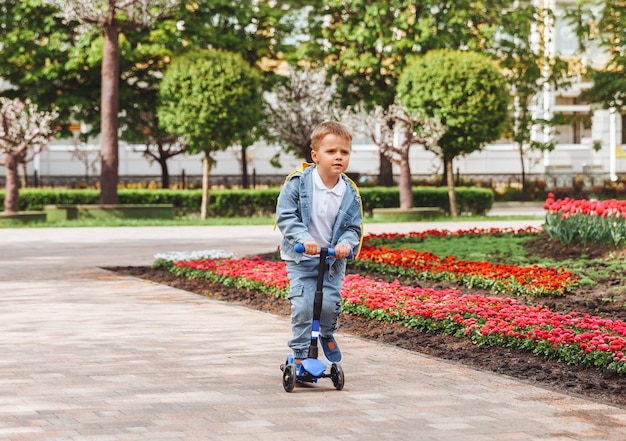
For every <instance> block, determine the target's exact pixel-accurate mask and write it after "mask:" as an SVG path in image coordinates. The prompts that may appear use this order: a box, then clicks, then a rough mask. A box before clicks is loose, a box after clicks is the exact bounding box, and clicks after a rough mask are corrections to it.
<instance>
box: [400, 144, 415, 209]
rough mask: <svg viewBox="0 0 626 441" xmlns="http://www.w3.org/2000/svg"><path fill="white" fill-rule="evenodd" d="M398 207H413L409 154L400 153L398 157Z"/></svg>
mask: <svg viewBox="0 0 626 441" xmlns="http://www.w3.org/2000/svg"><path fill="white" fill-rule="evenodd" d="M399 193H400V208H402V209H410V208H413V191H412V189H411V167H410V166H409V155H408V152H407V154H406V155H402V158H401V159H400V182H399Z"/></svg>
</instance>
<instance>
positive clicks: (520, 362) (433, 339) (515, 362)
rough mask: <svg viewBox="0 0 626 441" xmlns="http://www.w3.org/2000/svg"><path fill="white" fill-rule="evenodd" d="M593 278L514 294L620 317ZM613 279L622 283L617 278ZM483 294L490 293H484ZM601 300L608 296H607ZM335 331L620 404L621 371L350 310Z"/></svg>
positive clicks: (549, 251) (625, 390) (283, 307)
mask: <svg viewBox="0 0 626 441" xmlns="http://www.w3.org/2000/svg"><path fill="white" fill-rule="evenodd" d="M529 247H530V252H532V253H534V254H536V255H541V256H551V257H555V256H559V258H560V259H566V258H573V259H576V258H580V256H583V255H584V256H587V257H588V258H593V257H598V258H601V257H606V256H607V255H609V253H613V255H615V250H611V249H608V248H603V247H575V246H563V245H561V244H559V243H558V242H554V241H549V240H546V239H545V237H541V238H540V240H533V241H532V242H530V244H529ZM624 252H626V250H622V252H621V253H622V254H623V253H624ZM261 257H263V258H266V259H276V258H277V255H276V253H268V254H267V255H263V256H261ZM109 269H111V270H113V271H116V272H120V273H123V274H127V275H132V276H135V277H139V278H142V279H146V280H150V281H153V282H156V283H161V284H164V285H168V286H172V287H175V288H179V289H183V290H185V291H190V292H194V293H197V294H201V295H205V296H209V297H212V298H216V299H219V300H222V301H227V302H232V303H236V304H238V305H243V306H246V307H249V308H253V309H258V310H262V311H265V312H269V313H273V314H276V315H282V316H288V315H289V314H290V305H289V302H288V301H287V300H282V299H276V298H273V297H271V296H268V295H266V294H261V293H258V292H254V291H247V290H245V289H237V288H232V287H227V286H224V285H215V284H211V283H209V282H207V281H206V280H199V279H186V278H183V277H177V276H174V275H173V274H171V273H170V272H169V271H167V270H165V269H153V268H150V267H116V268H109ZM349 271H355V270H349ZM369 275H370V276H372V277H375V278H384V277H385V276H384V275H379V274H371V273H370V274H369ZM598 282H599V283H598V284H597V285H595V286H593V287H580V288H578V289H576V291H575V292H573V293H570V294H568V295H567V296H564V297H559V298H549V299H547V298H542V299H539V300H537V299H524V298H518V300H519V301H527V302H535V303H537V302H540V303H542V304H544V305H546V306H549V307H550V309H552V310H554V311H579V312H587V313H589V314H592V315H599V316H602V317H604V318H612V319H621V320H626V308H625V307H624V303H625V302H624V300H623V299H622V301H616V299H614V294H613V288H614V286H615V284H616V281H614V280H599V281H598ZM617 283H623V281H617ZM419 285H420V286H422V287H427V286H431V287H435V288H448V287H450V286H445V285H443V284H442V283H441V282H437V283H429V282H425V281H419ZM455 288H458V289H460V290H461V291H467V292H469V291H470V290H467V289H465V288H462V287H461V288H460V287H457V286H455ZM471 292H472V293H480V291H479V290H476V289H471ZM483 294H489V295H494V294H492V293H486V292H483ZM607 299H612V300H613V301H607ZM340 331H341V332H344V333H350V334H354V335H357V336H360V337H362V338H367V339H372V340H376V341H379V342H383V343H386V344H390V345H394V346H398V347H402V348H405V349H408V350H412V351H416V352H420V353H422V354H427V355H429V356H432V357H438V358H441V359H445V360H448V361H451V362H454V363H459V364H462V365H465V366H469V367H472V368H474V369H479V370H485V371H491V372H496V373H499V374H503V375H508V376H510V377H514V378H516V379H518V380H521V381H523V382H526V383H528V384H532V385H535V386H539V387H543V388H546V389H550V390H555V391H558V392H562V393H566V394H569V395H574V396H581V397H585V398H588V399H591V400H594V401H598V402H602V403H605V404H610V405H615V406H619V407H622V408H626V376H625V375H619V374H616V373H614V372H611V371H606V370H602V371H601V370H596V369H593V368H586V367H580V366H569V365H567V364H565V363H561V362H556V361H551V360H546V359H544V358H543V357H540V356H536V355H533V354H532V353H528V352H523V351H516V350H509V349H504V348H499V347H489V346H476V345H474V344H472V343H471V342H470V341H468V340H465V339H460V338H456V337H451V336H445V335H438V334H434V335H433V334H426V333H422V332H419V331H416V330H413V329H410V328H406V327H403V326H401V325H399V324H394V323H383V322H376V321H368V320H365V319H363V318H361V317H356V316H353V315H350V314H343V315H342V317H341V321H340Z"/></svg>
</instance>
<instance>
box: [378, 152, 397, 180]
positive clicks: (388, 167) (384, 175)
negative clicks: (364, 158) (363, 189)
mask: <svg viewBox="0 0 626 441" xmlns="http://www.w3.org/2000/svg"><path fill="white" fill-rule="evenodd" d="M378 185H380V186H381V187H393V185H394V184H393V164H392V163H391V161H390V160H389V159H388V158H387V157H386V156H385V155H384V154H383V153H382V152H381V153H380V169H379V170H378Z"/></svg>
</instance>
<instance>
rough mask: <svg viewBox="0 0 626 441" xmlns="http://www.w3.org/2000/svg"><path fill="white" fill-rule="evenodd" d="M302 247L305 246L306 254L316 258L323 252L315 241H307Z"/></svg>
mask: <svg viewBox="0 0 626 441" xmlns="http://www.w3.org/2000/svg"><path fill="white" fill-rule="evenodd" d="M302 245H304V252H305V253H307V254H308V255H310V256H315V255H317V254H319V253H320V251H321V250H320V246H319V245H318V243H317V242H315V241H314V240H309V241H306V242H304V243H303V244H302Z"/></svg>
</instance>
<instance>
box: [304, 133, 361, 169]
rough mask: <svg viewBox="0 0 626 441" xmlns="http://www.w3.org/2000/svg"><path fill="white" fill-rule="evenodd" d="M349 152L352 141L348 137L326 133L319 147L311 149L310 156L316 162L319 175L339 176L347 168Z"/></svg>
mask: <svg viewBox="0 0 626 441" xmlns="http://www.w3.org/2000/svg"><path fill="white" fill-rule="evenodd" d="M351 152H352V142H351V141H350V140H349V139H346V138H343V137H341V136H337V135H333V134H328V135H326V136H325V137H324V139H322V141H321V142H320V145H319V148H318V149H317V150H313V151H311V158H312V159H313V162H315V163H316V164H317V169H318V172H319V173H320V176H326V177H329V178H330V177H339V175H340V174H341V173H343V172H345V171H346V169H347V168H348V165H349V163H350V153H351Z"/></svg>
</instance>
